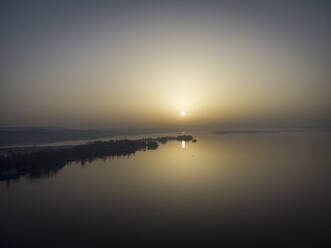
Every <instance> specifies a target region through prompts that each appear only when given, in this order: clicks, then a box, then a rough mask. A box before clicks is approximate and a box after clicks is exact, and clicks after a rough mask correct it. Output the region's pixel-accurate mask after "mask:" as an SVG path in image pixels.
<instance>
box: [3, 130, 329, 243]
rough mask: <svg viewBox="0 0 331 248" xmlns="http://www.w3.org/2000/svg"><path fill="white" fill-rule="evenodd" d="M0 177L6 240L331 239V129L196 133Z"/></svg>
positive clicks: (172, 240) (4, 237)
mask: <svg viewBox="0 0 331 248" xmlns="http://www.w3.org/2000/svg"><path fill="white" fill-rule="evenodd" d="M197 138H198V142H197V143H191V142H189V143H187V142H186V143H181V142H177V141H172V142H168V143H167V144H164V145H160V146H159V148H158V149H157V150H155V151H146V152H137V153H136V154H135V155H134V156H130V157H119V158H115V159H106V160H102V159H99V160H95V161H93V162H91V163H85V164H84V165H82V164H81V163H79V162H77V163H72V164H70V165H67V166H65V167H64V168H63V169H61V170H60V171H59V172H58V173H57V174H55V175H53V176H51V177H49V178H37V179H29V178H21V179H20V180H18V181H11V182H10V184H8V183H6V182H0V199H1V204H0V246H1V247H7V246H14V247H15V246H22V247H27V246H34V247H67V246H69V245H70V246H77V245H78V246H105V247H110V246H114V247H118V246H121V245H123V246H127V245H138V244H144V245H151V246H160V245H165V244H166V245H169V246H175V245H176V246H177V245H182V246H185V245H188V244H190V245H192V244H195V245H196V244H200V245H201V246H206V245H207V244H214V243H215V242H218V243H221V244H225V245H227V247H228V246H232V245H233V246H239V247H243V246H247V245H250V244H252V243H254V244H257V243H258V244H261V245H263V246H264V247H271V246H275V247H284V245H288V244H290V245H294V244H299V243H300V244H301V246H309V247H316V246H317V245H320V244H325V245H327V244H331V242H330V239H329V237H328V236H329V234H330V233H331V224H330V223H331V217H330V216H331V211H330V210H331V197H330V195H331V187H330V186H331V183H330V172H331V152H330V151H331V150H330V147H331V139H330V138H331V135H330V134H325V133H322V134H309V133H307V134H306V133H299V134H298V133H294V134H289V133H280V134H247V135H245V134H240V135H239V134H237V135H235V134H234V135H211V134H201V135H198V136H197Z"/></svg>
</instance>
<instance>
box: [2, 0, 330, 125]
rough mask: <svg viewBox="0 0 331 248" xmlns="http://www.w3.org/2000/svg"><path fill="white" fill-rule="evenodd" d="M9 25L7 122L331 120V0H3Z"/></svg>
mask: <svg viewBox="0 0 331 248" xmlns="http://www.w3.org/2000/svg"><path fill="white" fill-rule="evenodd" d="M0 23H1V24H0V25H1V26H0V31H1V32H0V33H1V35H0V82H1V85H0V126H34V125H36V126H45V125H52V126H55V125H56V126H65V127H79V128H95V127H205V126H206V127H276V126H330V125H331V100H330V99H331V97H330V93H331V82H330V79H331V72H330V61H331V52H330V51H331V39H330V27H331V3H330V1H318V0H315V1H313V0H312V1H305V0H300V1H295V0H293V1H247V0H246V1H215V2H210V1H200V2H198V1H178V2H170V1H68V0H66V1H58V0H57V1H50V2H48V1H33V0H30V1H8V2H6V1H1V3H0ZM181 111H185V112H186V113H187V114H186V116H184V117H183V116H181V115H180V113H181Z"/></svg>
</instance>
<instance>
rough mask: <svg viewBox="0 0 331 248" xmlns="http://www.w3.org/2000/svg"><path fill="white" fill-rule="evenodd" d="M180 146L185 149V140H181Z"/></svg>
mask: <svg viewBox="0 0 331 248" xmlns="http://www.w3.org/2000/svg"><path fill="white" fill-rule="evenodd" d="M182 148H183V149H185V140H182Z"/></svg>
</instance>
